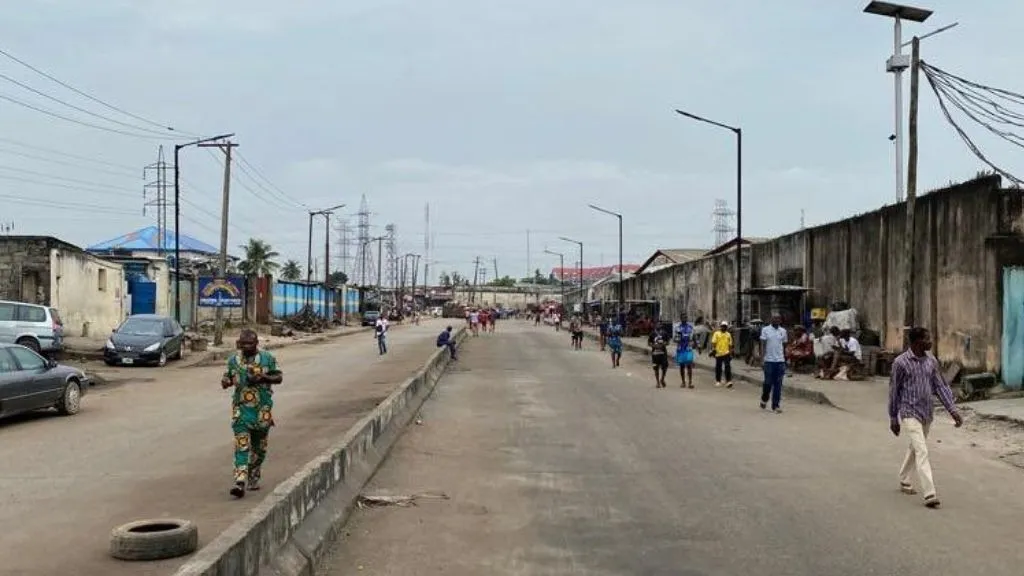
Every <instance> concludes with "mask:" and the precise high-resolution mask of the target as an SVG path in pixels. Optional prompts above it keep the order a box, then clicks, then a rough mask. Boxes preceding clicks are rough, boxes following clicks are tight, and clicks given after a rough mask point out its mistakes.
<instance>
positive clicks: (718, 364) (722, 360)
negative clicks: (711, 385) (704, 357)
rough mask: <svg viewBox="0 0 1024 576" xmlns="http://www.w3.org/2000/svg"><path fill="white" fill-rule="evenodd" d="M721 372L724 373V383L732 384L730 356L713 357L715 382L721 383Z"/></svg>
mask: <svg viewBox="0 0 1024 576" xmlns="http://www.w3.org/2000/svg"><path fill="white" fill-rule="evenodd" d="M722 372H725V381H726V382H732V354H726V355H725V356H715V382H721V381H722Z"/></svg>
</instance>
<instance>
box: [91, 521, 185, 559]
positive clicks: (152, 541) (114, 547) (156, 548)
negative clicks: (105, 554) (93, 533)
mask: <svg viewBox="0 0 1024 576" xmlns="http://www.w3.org/2000/svg"><path fill="white" fill-rule="evenodd" d="M198 547H199V529H198V528H197V527H196V525H195V523H194V522H191V521H189V520H180V519H177V518H154V519H150V520H138V521H136V522H129V523H127V524H124V525H122V526H118V527H117V528H114V530H113V531H112V532H111V533H110V555H111V556H113V557H114V558H118V559H120V560H163V559H166V558H177V557H179V556H184V555H186V554H191V553H192V552H195V551H196V548H198Z"/></svg>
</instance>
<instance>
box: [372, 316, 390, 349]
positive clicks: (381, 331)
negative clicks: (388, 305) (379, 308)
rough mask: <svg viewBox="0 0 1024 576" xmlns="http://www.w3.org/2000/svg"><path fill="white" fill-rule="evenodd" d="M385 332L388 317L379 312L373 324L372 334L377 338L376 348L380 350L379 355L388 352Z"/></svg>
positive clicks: (386, 330) (386, 331) (386, 332)
mask: <svg viewBox="0 0 1024 576" xmlns="http://www.w3.org/2000/svg"><path fill="white" fill-rule="evenodd" d="M387 334H388V319H387V318H385V317H384V314H381V315H380V317H379V318H377V322H376V324H374V326H373V336H374V338H376V339H377V350H378V351H379V352H380V355H381V356H383V355H385V354H387V353H388V341H387Z"/></svg>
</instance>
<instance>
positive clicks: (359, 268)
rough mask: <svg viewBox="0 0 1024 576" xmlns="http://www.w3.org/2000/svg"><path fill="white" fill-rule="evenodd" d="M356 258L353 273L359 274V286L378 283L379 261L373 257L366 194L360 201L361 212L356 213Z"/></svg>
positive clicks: (368, 206)
mask: <svg viewBox="0 0 1024 576" xmlns="http://www.w3.org/2000/svg"><path fill="white" fill-rule="evenodd" d="M356 216H357V218H358V220H357V224H356V259H355V269H354V270H353V274H355V273H358V275H359V282H358V284H359V286H372V285H374V284H376V283H377V278H376V276H377V275H376V272H377V262H376V259H375V258H374V257H373V246H371V242H370V205H369V204H368V203H367V202H366V194H363V197H362V199H361V200H360V201H359V213H358V214H357V215H356Z"/></svg>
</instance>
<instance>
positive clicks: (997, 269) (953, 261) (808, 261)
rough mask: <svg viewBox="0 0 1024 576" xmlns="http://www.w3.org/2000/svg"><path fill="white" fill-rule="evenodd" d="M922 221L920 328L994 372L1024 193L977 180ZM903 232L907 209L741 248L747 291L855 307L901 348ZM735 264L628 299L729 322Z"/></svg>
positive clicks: (916, 245)
mask: <svg viewBox="0 0 1024 576" xmlns="http://www.w3.org/2000/svg"><path fill="white" fill-rule="evenodd" d="M915 214H916V216H915V222H916V225H915V232H914V240H913V250H914V254H915V265H914V273H913V276H914V281H913V299H912V312H913V322H914V323H915V324H918V325H923V326H926V327H928V328H930V329H931V330H932V332H933V334H934V337H933V338H934V341H935V349H934V350H935V353H936V355H937V356H938V357H939V359H940V360H942V361H958V362H961V363H963V364H964V365H965V366H967V367H969V368H972V369H984V370H994V371H998V369H999V362H1000V346H1001V341H1002V306H1003V303H1002V287H1001V281H1002V268H1003V267H1004V266H1020V265H1024V191H1021V190H1004V189H1001V183H1000V180H999V178H998V177H985V178H980V179H977V180H972V181H970V182H966V183H963V184H959V185H955V186H952V187H950V188H946V189H942V190H937V191H934V192H931V193H928V194H925V195H923V196H921V197H920V198H918V201H917V204H916V211H915ZM905 225H906V205H905V204H903V203H899V204H895V205H891V206H886V207H884V208H881V209H879V210H876V211H874V212H870V213H867V214H862V215H859V216H856V217H853V218H849V219H847V220H843V221H840V222H834V223H831V224H825V225H823V226H818V227H815V228H809V229H806V230H800V231H798V232H794V233H792V234H788V235H786V236H782V237H779V238H775V239H773V240H770V241H768V242H764V243H760V244H755V245H753V246H751V247H750V248H747V249H745V250H744V254H745V257H744V260H745V261H744V263H743V267H744V275H743V282H744V287H745V288H746V287H750V286H751V285H753V286H758V287H764V286H770V285H773V284H797V285H804V286H807V287H810V288H812V291H811V292H810V293H809V295H808V300H809V304H810V305H811V306H827V305H828V304H830V303H832V302H836V301H845V302H848V303H849V304H850V305H851V306H853V307H854V308H856V309H857V310H858V312H859V313H860V316H861V322H862V324H863V325H865V326H866V327H868V328H871V329H873V330H877V331H879V332H880V333H881V335H882V338H883V344H884V345H885V346H886V347H887V348H890V349H899V348H900V347H901V345H902V339H903V326H904V308H905V305H904V302H905V297H904V293H903V283H904V279H905V278H906V270H905V268H906V266H907V260H908V259H907V254H908V250H907V249H906V247H905V243H904V234H905ZM735 260H736V259H735V252H734V251H732V250H730V251H729V253H727V254H722V255H716V256H711V257H706V258H703V259H700V260H697V261H695V262H689V263H685V264H680V265H678V266H674V267H671V268H667V269H662V270H659V271H657V272H654V273H651V274H642V275H640V276H638V277H636V278H632V279H627V281H626V294H627V298H637V299H643V298H657V299H659V300H661V302H662V306H663V313H664V314H670V315H672V316H676V315H678V313H679V312H681V311H683V310H685V311H686V312H688V313H689V314H690V315H691V316H694V315H698V314H700V315H705V316H710V317H712V318H715V319H719V318H725V319H732V318H733V317H734V316H735V312H734V311H733V309H734V306H735V284H736V281H735V270H736V269H735ZM616 290H617V287H616V285H615V283H614V282H610V283H608V284H605V285H602V286H601V287H599V291H600V294H598V295H597V297H598V298H600V299H615V298H616V295H617V292H616ZM745 311H746V312H745V314H746V313H749V306H747V305H745Z"/></svg>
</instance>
